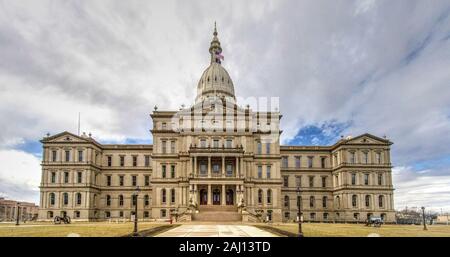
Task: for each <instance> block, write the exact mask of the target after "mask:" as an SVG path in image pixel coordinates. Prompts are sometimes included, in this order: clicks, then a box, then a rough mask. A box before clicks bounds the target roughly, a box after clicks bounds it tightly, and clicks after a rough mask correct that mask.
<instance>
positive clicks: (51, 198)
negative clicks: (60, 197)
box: [49, 193, 55, 217]
mask: <svg viewBox="0 0 450 257" xmlns="http://www.w3.org/2000/svg"><path fill="white" fill-rule="evenodd" d="M49 197H50V205H55V193H50V196H49ZM52 217H53V216H52Z"/></svg>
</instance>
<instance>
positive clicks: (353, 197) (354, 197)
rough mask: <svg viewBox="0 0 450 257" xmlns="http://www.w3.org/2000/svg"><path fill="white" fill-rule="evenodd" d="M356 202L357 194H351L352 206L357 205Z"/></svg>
mask: <svg viewBox="0 0 450 257" xmlns="http://www.w3.org/2000/svg"><path fill="white" fill-rule="evenodd" d="M357 202H358V196H357V195H352V206H353V207H356V206H357Z"/></svg>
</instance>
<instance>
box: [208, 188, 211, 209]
mask: <svg viewBox="0 0 450 257" xmlns="http://www.w3.org/2000/svg"><path fill="white" fill-rule="evenodd" d="M211 200H212V192H211V184H208V205H211V202H212V201H211Z"/></svg>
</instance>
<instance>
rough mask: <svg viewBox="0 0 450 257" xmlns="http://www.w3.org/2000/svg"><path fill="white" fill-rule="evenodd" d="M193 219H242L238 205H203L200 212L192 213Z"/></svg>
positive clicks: (222, 220) (223, 220) (221, 220)
mask: <svg viewBox="0 0 450 257" xmlns="http://www.w3.org/2000/svg"><path fill="white" fill-rule="evenodd" d="M192 220H193V221H220V222H226V221H242V215H241V214H240V213H238V209H237V207H236V206H230V205H227V206H221V205H201V206H200V207H199V212H198V213H194V214H193V215H192Z"/></svg>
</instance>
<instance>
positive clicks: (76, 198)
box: [75, 193, 81, 205]
mask: <svg viewBox="0 0 450 257" xmlns="http://www.w3.org/2000/svg"><path fill="white" fill-rule="evenodd" d="M75 202H76V203H77V205H80V204H81V193H77V194H76V197H75Z"/></svg>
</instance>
